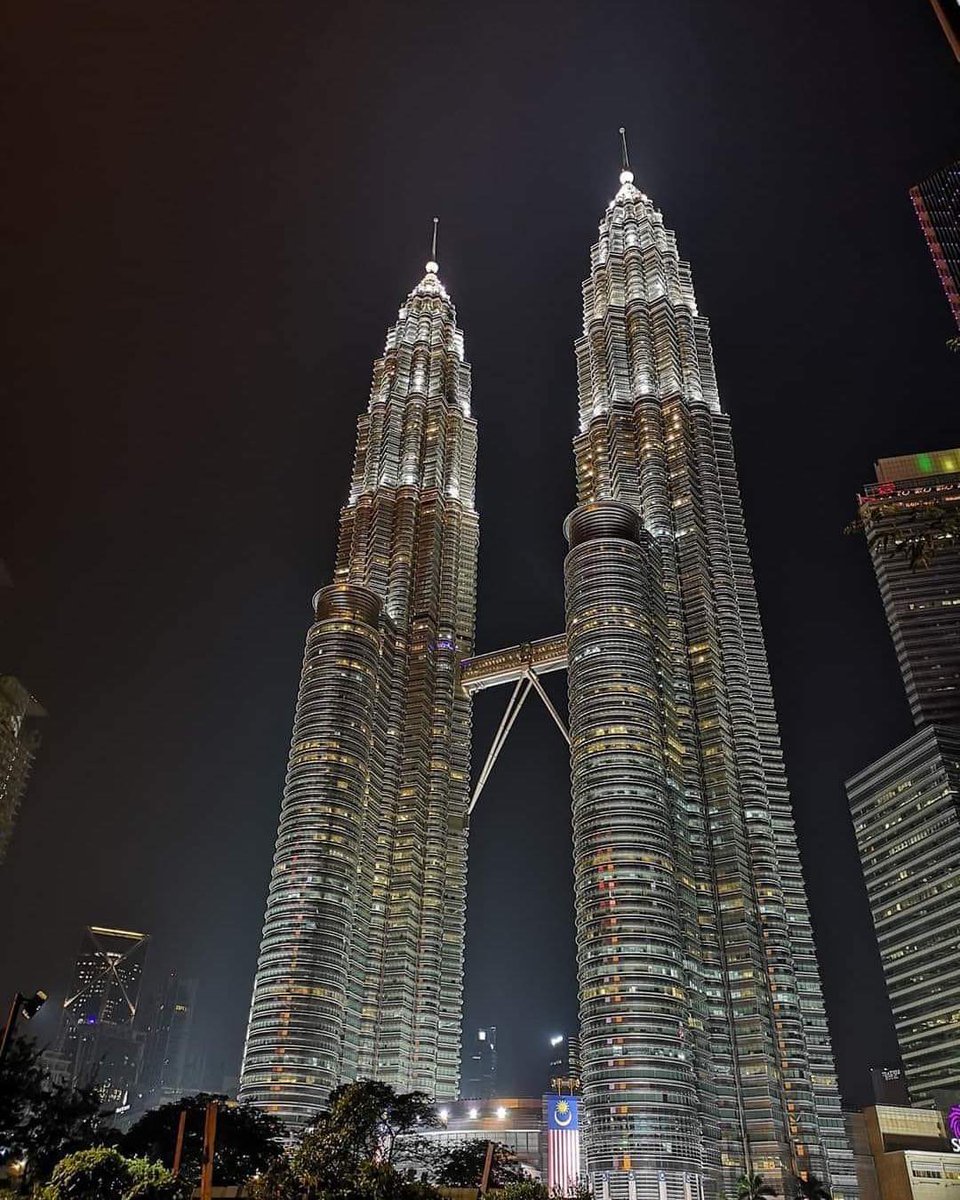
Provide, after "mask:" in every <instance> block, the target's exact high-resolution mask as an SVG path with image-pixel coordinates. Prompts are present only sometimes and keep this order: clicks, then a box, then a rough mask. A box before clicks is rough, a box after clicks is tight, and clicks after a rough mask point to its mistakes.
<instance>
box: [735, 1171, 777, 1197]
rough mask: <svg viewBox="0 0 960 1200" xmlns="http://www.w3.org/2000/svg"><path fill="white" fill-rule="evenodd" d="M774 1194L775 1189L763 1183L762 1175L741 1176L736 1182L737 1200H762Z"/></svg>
mask: <svg viewBox="0 0 960 1200" xmlns="http://www.w3.org/2000/svg"><path fill="white" fill-rule="evenodd" d="M776 1194H777V1192H776V1188H774V1187H772V1186H771V1185H770V1184H769V1183H764V1180H763V1176H762V1175H741V1176H740V1178H739V1179H738V1180H737V1200H763V1198H764V1197H765V1196H775V1195H776Z"/></svg>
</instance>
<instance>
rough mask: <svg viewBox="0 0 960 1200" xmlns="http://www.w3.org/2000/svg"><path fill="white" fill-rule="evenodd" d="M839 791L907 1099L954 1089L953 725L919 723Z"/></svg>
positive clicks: (958, 828)
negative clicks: (848, 816) (846, 805)
mask: <svg viewBox="0 0 960 1200" xmlns="http://www.w3.org/2000/svg"><path fill="white" fill-rule="evenodd" d="M847 796H848V798H849V800H850V810H851V812H852V814H853V828H854V832H855V834H856V838H857V847H858V849H859V851H860V861H861V863H862V864H863V875H864V880H865V881H866V885H867V895H868V897H869V900H870V910H871V912H872V914H873V924H874V928H875V929H876V932H877V942H878V944H879V947H880V960H881V962H882V964H883V972H884V978H885V979H886V984H887V992H888V994H889V996H890V1003H891V1005H892V1006H893V1018H894V1024H895V1026H896V1030H897V1040H898V1042H899V1044H900V1056H901V1058H902V1059H903V1066H904V1071H905V1072H906V1078H907V1087H908V1089H909V1091H910V1096H911V1099H912V1100H913V1101H914V1102H918V1101H929V1100H931V1099H934V1094H935V1093H936V1092H937V1091H939V1090H940V1089H943V1088H952V1089H953V1090H954V1092H955V1093H956V1094H957V1096H958V1097H960V1023H958V1021H957V1013H958V1012H960V969H954V967H953V966H952V964H954V963H955V961H956V949H957V944H958V942H960V901H958V896H960V811H958V805H960V728H958V727H953V728H947V727H945V726H941V727H939V728H938V727H935V726H926V727H924V728H922V729H920V730H918V732H917V733H915V734H914V735H913V737H911V738H910V739H909V740H908V741H906V742H904V743H903V744H902V745H900V746H897V747H896V749H894V750H891V751H890V753H889V754H886V755H884V756H883V758H881V759H878V760H877V762H875V763H872V764H871V765H870V766H869V767H867V768H866V769H865V770H863V771H861V772H859V774H857V775H854V776H853V778H852V779H848V780H847Z"/></svg>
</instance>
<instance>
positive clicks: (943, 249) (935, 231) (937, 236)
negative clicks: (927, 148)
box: [910, 4, 960, 327]
mask: <svg viewBox="0 0 960 1200" xmlns="http://www.w3.org/2000/svg"><path fill="white" fill-rule="evenodd" d="M952 9H953V11H954V12H956V5H955V4H954V5H952ZM954 20H955V21H957V18H956V17H954ZM958 23H960V22H958ZM910 199H911V200H912V201H913V207H914V209H915V210H916V213H917V220H918V221H919V222H920V228H921V229H922V230H923V236H924V238H925V239H926V243H927V247H928V249H929V250H930V257H931V258H932V259H933V265H934V267H935V268H936V272H937V276H938V278H939V280H940V286H941V287H942V288H943V291H944V295H945V296H946V297H947V302H948V303H949V305H950V311H951V312H952V313H953V319H954V320H955V321H956V323H957V326H958V327H960V161H958V162H954V163H950V164H949V166H946V167H943V169H942V170H940V171H934V173H933V174H932V175H930V176H928V177H927V178H926V179H924V180H923V181H922V182H921V183H918V184H916V185H915V186H914V187H912V188H911V189H910Z"/></svg>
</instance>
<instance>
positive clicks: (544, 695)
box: [527, 667, 570, 746]
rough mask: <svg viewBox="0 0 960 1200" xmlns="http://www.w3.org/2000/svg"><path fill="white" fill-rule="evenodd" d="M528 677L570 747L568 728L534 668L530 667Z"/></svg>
mask: <svg viewBox="0 0 960 1200" xmlns="http://www.w3.org/2000/svg"><path fill="white" fill-rule="evenodd" d="M527 677H528V679H529V680H530V682H531V683H532V684H533V686H534V687H535V688H536V691H537V695H538V696H539V697H540V699H541V700H542V701H543V703H544V706H545V707H546V710H547V712H548V713H549V714H550V716H551V717H553V719H554V721H556V723H557V728H558V729H559V730H560V732H561V733H562V734H563V737H564V741H565V742H566V743H567V745H568V746H569V745H570V734H569V733H568V732H567V727H566V725H564V723H563V719H562V718H561V716H560V714H559V713H558V712H557V710H556V709H555V708H554V707H553V701H552V700H551V699H550V697H549V696H548V695H547V693H546V692H545V691H544V689H543V684H541V682H540V680H539V679H538V678H537V673H536V671H535V670H534V669H533V667H530V668H529V670H528V671H527Z"/></svg>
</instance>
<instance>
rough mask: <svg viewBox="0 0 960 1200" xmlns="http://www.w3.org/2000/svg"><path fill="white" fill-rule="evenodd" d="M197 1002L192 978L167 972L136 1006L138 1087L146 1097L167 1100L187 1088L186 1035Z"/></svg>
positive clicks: (195, 983)
mask: <svg viewBox="0 0 960 1200" xmlns="http://www.w3.org/2000/svg"><path fill="white" fill-rule="evenodd" d="M196 1001H197V982H196V980H195V979H181V978H180V976H179V975H177V973H176V971H171V972H170V973H169V974H168V975H167V977H166V979H164V981H163V984H162V986H161V987H160V989H159V990H158V991H156V992H154V993H153V994H152V995H151V996H150V997H149V999H148V1001H147V1002H146V1004H144V1005H142V1006H141V1008H140V1015H141V1028H142V1030H143V1035H144V1036H143V1041H144V1046H143V1068H142V1070H141V1072H140V1077H139V1079H138V1081H137V1082H138V1087H139V1090H140V1091H141V1092H142V1093H143V1094H144V1095H147V1096H152V1097H155V1098H157V1103H160V1102H161V1099H171V1098H175V1097H177V1096H181V1095H183V1094H184V1092H185V1091H186V1090H187V1082H188V1078H187V1069H188V1062H189V1053H190V1034H191V1031H192V1028H193V1016H194V1010H195V1008H196Z"/></svg>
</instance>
